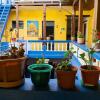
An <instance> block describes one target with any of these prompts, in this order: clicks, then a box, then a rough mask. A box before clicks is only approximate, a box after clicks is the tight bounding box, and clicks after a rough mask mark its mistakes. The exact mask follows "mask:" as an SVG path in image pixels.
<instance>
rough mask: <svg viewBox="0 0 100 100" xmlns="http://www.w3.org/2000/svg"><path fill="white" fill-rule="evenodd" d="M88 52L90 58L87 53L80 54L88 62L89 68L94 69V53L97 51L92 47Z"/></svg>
mask: <svg viewBox="0 0 100 100" xmlns="http://www.w3.org/2000/svg"><path fill="white" fill-rule="evenodd" d="M87 52H88V56H87V57H88V58H86V54H85V53H82V54H80V57H79V58H81V59H82V60H83V61H84V62H85V64H86V66H87V67H86V68H87V70H93V54H94V53H95V51H94V48H90V49H88V50H87Z"/></svg>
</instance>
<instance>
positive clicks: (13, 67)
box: [0, 45, 26, 88]
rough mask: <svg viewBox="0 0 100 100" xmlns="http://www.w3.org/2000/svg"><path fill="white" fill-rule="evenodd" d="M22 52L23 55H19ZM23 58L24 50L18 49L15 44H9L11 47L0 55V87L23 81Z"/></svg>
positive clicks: (14, 84)
mask: <svg viewBox="0 0 100 100" xmlns="http://www.w3.org/2000/svg"><path fill="white" fill-rule="evenodd" d="M22 49H23V48H22ZM19 52H20V53H19ZM22 53H23V55H20V54H22ZM25 59H26V57H24V50H23V51H19V49H18V48H17V47H15V45H14V46H13V45H11V48H10V49H9V50H8V51H6V53H5V54H4V55H2V56H0V80H2V81H0V87H4V88H12V87H16V86H19V85H21V84H22V83H24V63H25Z"/></svg>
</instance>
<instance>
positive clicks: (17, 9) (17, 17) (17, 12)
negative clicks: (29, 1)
mask: <svg viewBox="0 0 100 100" xmlns="http://www.w3.org/2000/svg"><path fill="white" fill-rule="evenodd" d="M16 29H17V31H16V32H17V38H19V6H18V5H16Z"/></svg>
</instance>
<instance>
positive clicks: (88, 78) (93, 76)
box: [80, 66, 100, 86]
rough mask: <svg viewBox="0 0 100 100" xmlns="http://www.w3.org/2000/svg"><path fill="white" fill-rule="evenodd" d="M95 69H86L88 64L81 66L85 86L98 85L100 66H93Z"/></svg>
mask: <svg viewBox="0 0 100 100" xmlns="http://www.w3.org/2000/svg"><path fill="white" fill-rule="evenodd" d="M93 67H94V70H86V68H87V66H81V69H80V70H81V75H82V80H83V85H84V86H98V81H99V75H100V68H99V67H97V66H93Z"/></svg>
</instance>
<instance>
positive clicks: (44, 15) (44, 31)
mask: <svg viewBox="0 0 100 100" xmlns="http://www.w3.org/2000/svg"><path fill="white" fill-rule="evenodd" d="M43 39H46V4H44V5H43Z"/></svg>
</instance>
